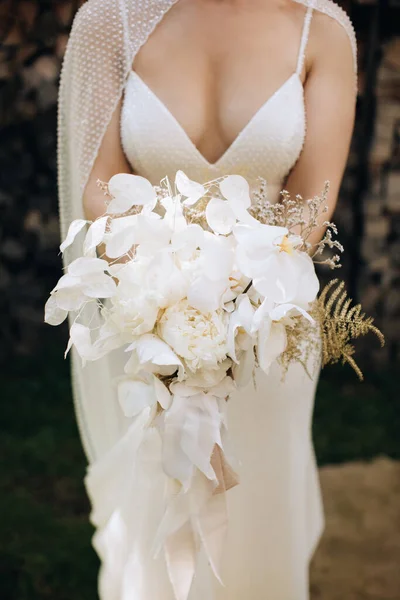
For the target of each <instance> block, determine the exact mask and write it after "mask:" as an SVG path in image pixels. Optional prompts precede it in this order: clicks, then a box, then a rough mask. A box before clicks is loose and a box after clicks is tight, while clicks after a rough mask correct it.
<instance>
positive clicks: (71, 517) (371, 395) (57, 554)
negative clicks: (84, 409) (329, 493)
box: [0, 330, 400, 600]
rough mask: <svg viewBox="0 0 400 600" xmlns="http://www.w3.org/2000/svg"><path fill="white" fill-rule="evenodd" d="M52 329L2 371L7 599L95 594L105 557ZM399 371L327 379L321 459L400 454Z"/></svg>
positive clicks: (0, 592) (1, 574)
mask: <svg viewBox="0 0 400 600" xmlns="http://www.w3.org/2000/svg"><path fill="white" fill-rule="evenodd" d="M53 331H54V330H51V333H50V334H49V339H46V340H42V342H41V347H40V349H39V350H38V352H37V354H36V356H34V357H32V358H18V359H15V358H14V359H11V358H10V361H9V363H8V364H7V365H4V366H3V369H2V375H1V382H0V383H1V390H2V398H1V400H2V402H1V404H2V411H1V415H2V416H1V426H2V432H3V433H2V439H1V444H2V448H1V456H2V457H3V459H4V466H3V468H2V471H1V491H2V493H1V494H0V513H1V520H0V598H1V599H2V600H39V599H40V600H48V599H51V600H95V598H96V577H97V568H98V562H97V558H96V556H95V554H94V551H93V550H92V548H91V545H90V537H91V535H92V530H91V527H90V525H89V524H88V520H87V515H88V511H89V506H88V502H87V499H86V497H85V493H84V489H83V484H82V478H83V475H84V472H85V459H84V456H83V453H82V450H81V447H80V443H79V439H78V433H77V428H76V424H75V419H74V414H73V408H72V401H71V396H70V384H69V371H68V364H67V363H66V362H64V360H63V358H62V354H63V346H62V342H60V338H59V335H58V334H57V332H56V333H53ZM396 389H397V373H395V372H385V373H383V372H382V373H368V375H367V377H366V382H365V383H363V384H360V383H358V381H357V378H356V376H355V375H354V374H353V373H352V372H351V371H350V369H348V368H341V367H338V368H332V369H328V370H327V371H326V372H325V373H324V374H323V376H322V378H321V381H320V385H319V390H318V397H317V403H316V410H315V425H314V438H315V446H316V452H317V456H318V460H319V462H320V464H325V463H332V462H342V461H345V460H354V459H360V458H364V459H370V458H373V457H375V456H377V455H381V454H386V455H389V456H392V457H394V458H400V440H399V436H398V431H399V428H400V427H399V426H400V417H399V414H400V411H399V401H398V398H397V395H398V394H396Z"/></svg>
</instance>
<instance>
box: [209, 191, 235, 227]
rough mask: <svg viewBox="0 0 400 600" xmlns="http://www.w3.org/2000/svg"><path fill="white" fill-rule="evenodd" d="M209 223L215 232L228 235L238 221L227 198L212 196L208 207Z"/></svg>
mask: <svg viewBox="0 0 400 600" xmlns="http://www.w3.org/2000/svg"><path fill="white" fill-rule="evenodd" d="M206 219H207V223H208V224H209V226H210V227H211V229H212V230H213V231H215V233H220V234H222V235H227V234H228V233H230V232H231V231H232V227H233V226H234V224H235V223H236V217H235V215H234V214H233V212H232V209H231V207H230V206H229V204H228V202H227V201H226V200H221V199H220V198H211V200H210V201H209V203H208V204H207V207H206Z"/></svg>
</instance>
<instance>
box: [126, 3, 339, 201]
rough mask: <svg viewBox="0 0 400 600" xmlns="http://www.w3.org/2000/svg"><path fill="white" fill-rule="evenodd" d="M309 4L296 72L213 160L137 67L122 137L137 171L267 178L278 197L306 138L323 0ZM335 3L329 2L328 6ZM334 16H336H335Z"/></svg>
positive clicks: (151, 175)
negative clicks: (314, 26)
mask: <svg viewBox="0 0 400 600" xmlns="http://www.w3.org/2000/svg"><path fill="white" fill-rule="evenodd" d="M306 4H307V5H308V8H307V11H306V15H305V20H304V27H303V34H302V37H301V44H300V49H299V56H298V61H297V68H296V71H295V72H294V73H293V74H292V75H291V76H290V77H289V78H288V79H287V80H286V81H285V82H284V84H283V85H282V86H281V87H280V88H279V89H277V90H276V91H275V93H274V94H273V95H272V96H271V97H270V98H268V99H267V100H266V101H265V102H264V104H263V105H262V106H261V107H260V108H259V109H258V111H257V112H256V113H255V114H254V115H253V117H252V118H251V119H250V121H249V122H248V123H247V125H246V126H245V127H244V128H243V129H242V130H241V131H240V133H239V134H238V135H237V137H236V138H235V139H234V141H233V142H232V144H231V145H230V146H229V147H228V148H227V150H226V151H225V152H224V153H223V155H222V156H221V157H220V158H219V159H218V160H217V161H216V162H214V163H211V162H209V161H208V160H207V159H206V158H205V157H204V156H203V155H202V154H201V152H200V151H199V150H198V149H197V147H196V146H195V144H194V143H193V142H192V140H191V139H190V138H189V136H188V135H187V133H186V132H185V130H184V129H183V128H182V126H181V125H180V123H179V122H178V121H177V119H176V118H175V117H174V116H173V115H172V114H171V112H170V111H169V109H168V108H167V107H166V106H165V104H164V103H163V102H162V101H161V100H160V99H159V98H158V97H157V95H156V94H155V93H154V92H153V91H152V90H151V89H150V88H149V87H148V86H147V84H146V83H145V82H144V81H143V80H142V79H141V78H140V77H139V75H138V74H137V73H136V72H135V71H131V73H130V74H129V77H128V80H127V84H126V87H125V97H124V102H123V107H122V114H121V140H122V145H123V149H124V152H125V154H126V157H127V158H128V160H129V162H130V164H131V165H132V168H133V169H134V172H135V173H137V174H139V175H142V176H144V177H146V178H147V179H149V180H150V181H151V182H152V183H153V184H157V183H158V182H159V181H160V180H161V179H162V178H163V177H165V176H166V175H168V177H169V178H170V179H171V180H173V179H174V176H175V173H176V171H177V170H178V169H183V170H184V171H185V172H186V174H187V175H188V176H189V177H190V178H192V179H194V180H197V181H207V180H211V179H215V178H217V177H220V176H222V175H226V174H228V173H237V174H241V175H244V176H245V177H246V178H247V179H248V180H249V181H250V182H252V181H254V182H255V181H256V180H257V178H258V177H259V176H262V177H263V178H265V179H266V180H267V182H268V190H269V198H270V200H274V199H277V198H278V194H279V191H280V189H281V188H282V184H283V182H284V180H285V178H286V176H287V175H288V173H289V172H290V171H291V169H292V168H293V166H294V165H295V163H296V161H297V160H298V158H299V156H300V153H301V150H302V147H303V144H304V139H305V131H306V114H305V105H304V93H303V92H304V90H303V85H302V82H301V73H302V70H303V66H304V59H305V52H306V47H307V40H308V36H309V29H310V23H311V18H312V14H313V10H314V9H315V8H316V7H318V0H314V1H312V0H309V1H308V2H306ZM331 4H332V3H330V2H328V6H330V5H331ZM334 6H335V8H336V9H337V10H339V11H340V9H339V8H338V7H337V6H336V5H334ZM343 14H344V13H343ZM330 16H332V17H333V18H336V19H337V16H336V14H330Z"/></svg>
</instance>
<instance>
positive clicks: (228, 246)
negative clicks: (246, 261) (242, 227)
mask: <svg viewBox="0 0 400 600" xmlns="http://www.w3.org/2000/svg"><path fill="white" fill-rule="evenodd" d="M201 249H202V257H201V262H202V268H203V272H204V274H205V275H206V276H207V277H208V279H211V280H213V281H220V280H221V279H228V278H229V276H230V274H231V272H232V270H233V261H234V252H233V246H232V239H230V238H225V237H221V236H216V235H214V234H213V233H210V232H208V231H206V232H204V239H203V243H202V247H201Z"/></svg>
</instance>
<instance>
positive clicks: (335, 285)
mask: <svg viewBox="0 0 400 600" xmlns="http://www.w3.org/2000/svg"><path fill="white" fill-rule="evenodd" d="M351 304H352V300H351V299H350V298H349V297H348V295H347V291H346V290H345V284H344V282H343V281H341V282H339V280H338V279H333V280H332V281H330V282H329V283H328V284H327V285H326V286H325V288H324V289H323V291H322V293H321V295H320V297H319V298H318V299H317V300H316V302H315V305H314V309H313V316H314V318H315V319H316V320H318V322H319V324H320V327H321V337H322V366H323V367H324V366H325V365H328V364H335V363H337V362H339V361H341V362H342V364H345V363H348V364H349V365H350V366H351V367H352V368H353V369H354V371H355V372H356V373H357V375H358V377H359V378H360V380H362V379H363V374H362V372H361V369H360V368H359V366H358V365H357V363H356V362H355V360H354V358H353V356H354V353H355V349H354V346H353V344H352V343H351V341H352V340H354V339H357V338H359V337H361V336H362V335H366V334H367V333H370V332H371V333H374V334H375V335H376V336H377V338H378V339H379V341H380V343H381V346H383V345H384V343H385V338H384V336H383V334H382V332H381V331H380V330H379V329H378V328H377V327H376V326H375V325H374V324H373V323H374V320H373V318H372V317H367V316H366V315H365V313H363V312H362V307H361V304H355V305H354V306H351Z"/></svg>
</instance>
